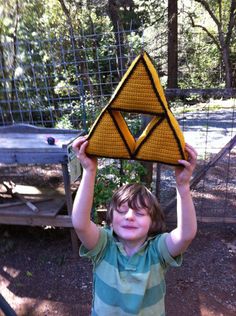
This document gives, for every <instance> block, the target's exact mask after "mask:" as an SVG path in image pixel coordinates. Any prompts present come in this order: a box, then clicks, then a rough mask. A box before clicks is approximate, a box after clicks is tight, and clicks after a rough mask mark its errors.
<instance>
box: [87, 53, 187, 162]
mask: <svg viewBox="0 0 236 316" xmlns="http://www.w3.org/2000/svg"><path fill="white" fill-rule="evenodd" d="M121 112H129V113H141V114H149V115H151V116H152V119H151V121H150V122H149V123H148V125H147V126H146V128H145V129H144V131H143V132H142V134H141V135H140V136H139V138H138V139H135V138H134V136H133V135H132V133H131V131H130V130H129V127H128V125H127V123H126V121H125V119H124V117H123V116H122V114H121ZM88 140H89V142H88V146H87V148H86V152H87V154H90V155H95V156H98V157H110V158H123V159H137V160H147V161H157V162H161V163H166V164H170V165H178V164H179V163H178V160H179V159H186V158H187V157H186V153H185V151H184V147H185V141H184V136H183V133H182V131H181V129H180V127H179V124H178V122H177V120H176V119H175V117H174V115H173V114H172V112H171V110H170V108H169V106H168V103H167V100H166V98H165V94H164V90H163V88H162V86H161V84H160V80H159V77H158V74H157V71H156V69H155V67H154V64H153V62H152V60H151V58H150V57H149V55H148V54H147V53H146V52H143V53H142V54H140V55H139V56H138V57H136V58H135V60H134V61H133V62H132V64H131V65H130V67H129V68H128V70H127V72H126V73H125V75H124V77H123V78H122V79H121V81H120V83H119V84H118V86H117V88H116V90H115V91H114V93H113V95H112V97H111V99H110V101H109V102H108V104H107V105H106V106H105V108H104V109H103V110H102V112H101V113H100V115H99V116H98V118H97V120H96V121H95V122H94V124H93V126H92V127H91V129H90V132H89V135H88Z"/></svg>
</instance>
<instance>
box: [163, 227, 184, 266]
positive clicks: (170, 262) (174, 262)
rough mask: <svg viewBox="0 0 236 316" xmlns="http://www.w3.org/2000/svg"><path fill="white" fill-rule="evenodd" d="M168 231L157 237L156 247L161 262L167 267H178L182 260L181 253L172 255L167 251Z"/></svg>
mask: <svg viewBox="0 0 236 316" xmlns="http://www.w3.org/2000/svg"><path fill="white" fill-rule="evenodd" d="M167 235H168V233H164V234H161V235H160V237H159V238H158V239H157V249H158V252H159V255H160V260H161V263H162V264H163V265H164V266H165V267H166V268H168V266H171V267H180V266H181V264H182V261H183V257H182V255H179V256H176V257H172V256H171V254H170V253H169V250H168V248H167V245H166V237H167Z"/></svg>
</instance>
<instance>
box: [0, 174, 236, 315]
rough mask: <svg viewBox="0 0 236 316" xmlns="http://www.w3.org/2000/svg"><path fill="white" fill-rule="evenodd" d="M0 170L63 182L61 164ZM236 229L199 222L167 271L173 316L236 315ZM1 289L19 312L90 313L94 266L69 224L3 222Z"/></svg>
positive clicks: (3, 176) (50, 182) (32, 179)
mask: <svg viewBox="0 0 236 316" xmlns="http://www.w3.org/2000/svg"><path fill="white" fill-rule="evenodd" d="M0 171H1V177H0V180H1V181H2V180H3V179H6V177H7V175H8V176H9V175H10V173H11V179H12V180H14V181H15V182H19V181H21V182H24V183H27V181H28V180H27V179H28V178H29V177H30V184H31V185H36V184H38V182H40V184H41V185H43V186H45V183H47V185H49V186H52V187H53V186H60V185H61V177H60V175H58V171H57V170H56V169H55V170H51V169H48V170H41V169H40V170H39V169H37V170H35V169H31V170H29V169H27V168H26V169H23V168H21V169H20V170H17V171H16V170H15V171H14V170H11V171H10V170H7V169H6V168H4V169H3V168H1V170H0ZM217 172H218V171H217ZM14 174H15V176H14ZM230 176H232V175H230ZM41 177H43V179H44V181H42V180H40V179H41ZM1 181H0V182H1ZM219 191H220V190H219ZM234 192H235V187H234ZM216 195H217V193H216ZM196 203H198V196H197V195H196ZM199 203H200V202H199ZM233 207H234V203H233V205H232V208H231V209H230V216H232V214H235V208H234V209H233ZM169 228H171V227H169ZM235 233H236V225H235V224H231V225H228V224H208V225H207V224H200V225H199V230H198V234H197V237H196V239H195V240H194V242H193V243H192V245H191V247H190V248H189V250H188V251H187V252H186V254H185V255H184V262H183V265H182V267H181V268H178V269H172V270H170V271H169V272H168V273H167V279H166V280H167V297H166V306H167V315H168V316H180V315H181V316H212V315H214V316H223V315H224V316H233V315H235V314H236V287H235V284H236V256H235V255H236V234H235ZM0 293H1V294H2V295H3V296H4V297H5V299H6V300H7V301H8V302H9V304H10V305H11V306H12V307H13V308H14V309H15V311H16V312H17V315H19V316H23V315H24V316H26V315H32V316H42V315H45V316H46V315H47V316H54V315H58V316H75V315H81V316H87V315H89V311H90V307H91V299H92V296H91V293H92V266H91V264H90V262H89V261H87V260H85V259H81V258H79V259H74V258H73V256H72V251H71V243H70V234H69V230H68V229H59V228H57V229H55V228H50V229H45V228H36V227H24V226H22V227H20V226H18V227H17V226H6V225H0ZM0 315H1V316H2V315H3V314H1V312H0Z"/></svg>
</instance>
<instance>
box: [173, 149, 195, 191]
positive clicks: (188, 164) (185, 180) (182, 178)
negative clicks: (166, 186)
mask: <svg viewBox="0 0 236 316" xmlns="http://www.w3.org/2000/svg"><path fill="white" fill-rule="evenodd" d="M185 149H186V151H187V152H188V156H189V158H188V160H178V162H179V163H180V164H181V165H182V166H183V167H181V166H180V167H176V169H175V177H176V185H177V187H178V188H181V187H187V188H189V183H190V179H191V176H192V174H193V170H194V169H195V167H196V163H197V152H196V150H195V149H194V148H193V147H192V146H190V145H189V144H186V147H185Z"/></svg>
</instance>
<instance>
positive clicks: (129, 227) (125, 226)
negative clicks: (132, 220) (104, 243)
mask: <svg viewBox="0 0 236 316" xmlns="http://www.w3.org/2000/svg"><path fill="white" fill-rule="evenodd" d="M122 228H124V229H137V227H135V226H130V225H124V226H122Z"/></svg>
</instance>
